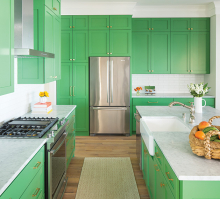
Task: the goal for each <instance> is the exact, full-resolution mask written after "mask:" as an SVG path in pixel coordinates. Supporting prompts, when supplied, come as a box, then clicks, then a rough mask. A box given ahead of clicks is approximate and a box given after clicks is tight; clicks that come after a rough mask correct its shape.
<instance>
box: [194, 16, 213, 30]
mask: <svg viewBox="0 0 220 199" xmlns="http://www.w3.org/2000/svg"><path fill="white" fill-rule="evenodd" d="M191 28H193V29H192V31H210V18H192V19H191Z"/></svg>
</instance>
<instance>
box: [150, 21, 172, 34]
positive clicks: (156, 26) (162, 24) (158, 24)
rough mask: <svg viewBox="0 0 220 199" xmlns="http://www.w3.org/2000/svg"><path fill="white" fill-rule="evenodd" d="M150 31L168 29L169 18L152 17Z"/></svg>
mask: <svg viewBox="0 0 220 199" xmlns="http://www.w3.org/2000/svg"><path fill="white" fill-rule="evenodd" d="M151 30H152V31H170V19H168V18H153V19H152V27H151Z"/></svg>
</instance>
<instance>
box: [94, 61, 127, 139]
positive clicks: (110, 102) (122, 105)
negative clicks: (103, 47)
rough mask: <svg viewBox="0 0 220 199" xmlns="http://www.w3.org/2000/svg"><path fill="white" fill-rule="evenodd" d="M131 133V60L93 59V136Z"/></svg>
mask: <svg viewBox="0 0 220 199" xmlns="http://www.w3.org/2000/svg"><path fill="white" fill-rule="evenodd" d="M129 129H130V57H90V135H92V134H126V135H129V133H130V130H129Z"/></svg>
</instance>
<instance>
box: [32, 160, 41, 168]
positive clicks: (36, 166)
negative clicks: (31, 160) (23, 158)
mask: <svg viewBox="0 0 220 199" xmlns="http://www.w3.org/2000/svg"><path fill="white" fill-rule="evenodd" d="M40 165H41V162H37V164H36V165H35V166H34V167H33V169H37V168H38V167H39V166H40Z"/></svg>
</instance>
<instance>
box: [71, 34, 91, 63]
mask: <svg viewBox="0 0 220 199" xmlns="http://www.w3.org/2000/svg"><path fill="white" fill-rule="evenodd" d="M88 37H89V36H88V31H73V45H72V46H73V60H74V62H88V47H89V46H88V45H89V41H88V40H89V38H88Z"/></svg>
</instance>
